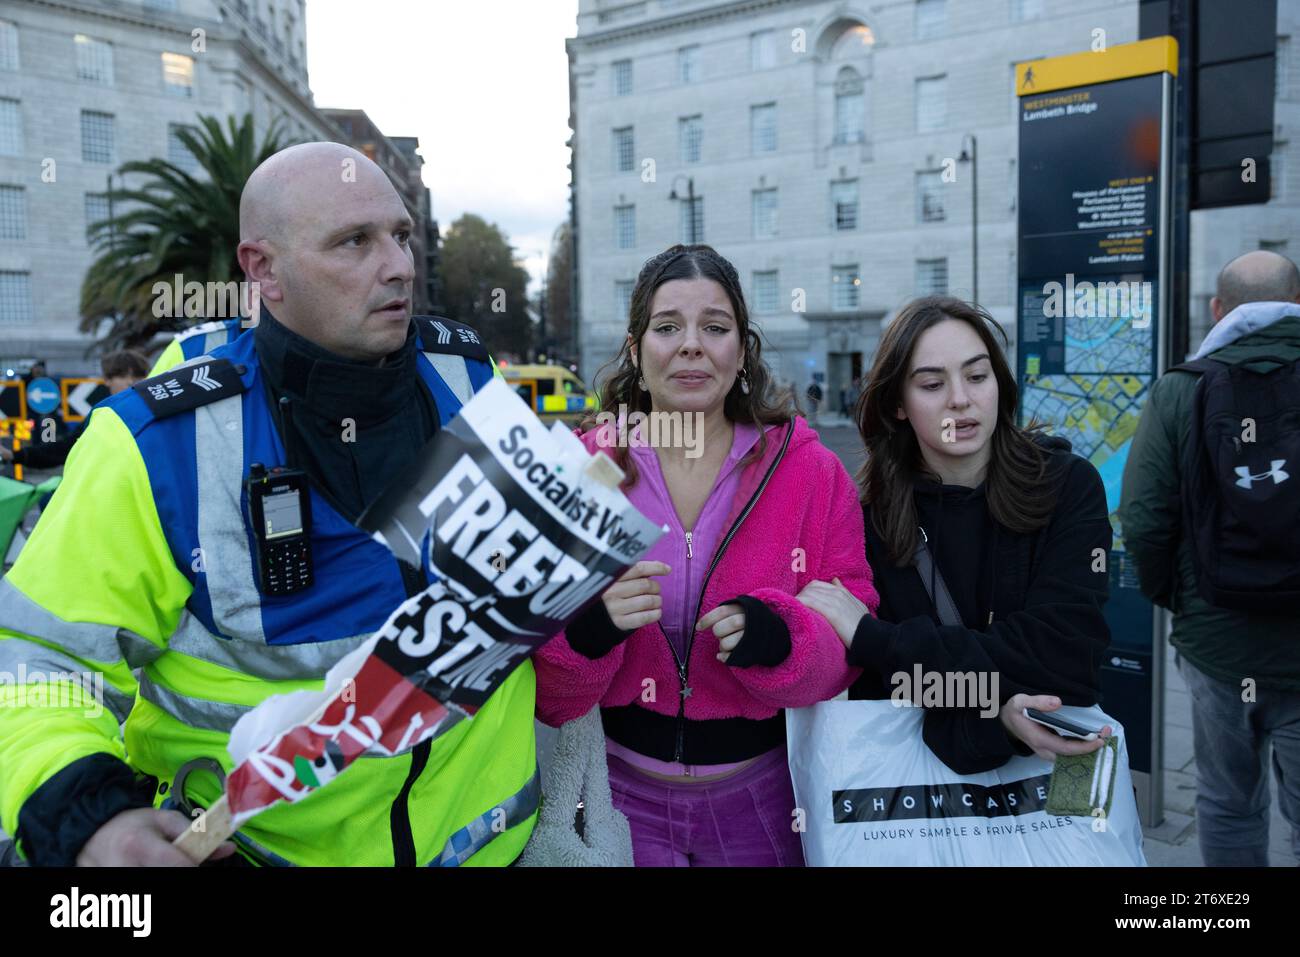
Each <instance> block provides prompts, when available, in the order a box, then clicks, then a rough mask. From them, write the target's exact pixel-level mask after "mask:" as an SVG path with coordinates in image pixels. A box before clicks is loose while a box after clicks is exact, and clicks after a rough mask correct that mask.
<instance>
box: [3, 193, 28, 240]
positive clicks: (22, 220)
mask: <svg viewBox="0 0 1300 957" xmlns="http://www.w3.org/2000/svg"><path fill="white" fill-rule="evenodd" d="M24 192H25V191H24V190H23V188H22V187H21V186H0V239H26V238H27V198H26V196H25V195H24Z"/></svg>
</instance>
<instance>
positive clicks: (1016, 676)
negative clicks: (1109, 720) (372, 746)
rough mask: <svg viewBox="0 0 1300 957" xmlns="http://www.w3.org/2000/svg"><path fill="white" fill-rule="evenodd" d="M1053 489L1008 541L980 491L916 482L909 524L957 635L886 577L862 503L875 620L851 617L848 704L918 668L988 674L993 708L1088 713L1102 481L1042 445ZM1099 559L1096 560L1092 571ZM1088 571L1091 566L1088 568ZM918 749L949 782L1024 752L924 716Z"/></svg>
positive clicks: (1098, 648) (911, 571) (1055, 441)
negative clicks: (1042, 514)
mask: <svg viewBox="0 0 1300 957" xmlns="http://www.w3.org/2000/svg"><path fill="white" fill-rule="evenodd" d="M1039 442H1040V444H1042V445H1043V446H1044V447H1045V448H1047V449H1048V450H1049V452H1050V454H1051V456H1052V466H1053V469H1052V474H1053V475H1054V478H1053V479H1052V481H1054V482H1055V483H1057V485H1058V494H1057V500H1056V506H1055V509H1054V510H1053V512H1052V517H1051V520H1050V521H1049V523H1048V524H1047V525H1046V526H1045V527H1044V528H1042V529H1040V530H1039V531H1037V532H1033V533H1029V534H1017V533H1014V532H1011V531H1009V530H1008V529H1006V528H1004V527H1002V526H1000V525H998V524H997V523H996V522H994V521H993V519H992V517H991V516H990V514H989V509H988V502H987V500H986V499H985V496H984V486H983V484H981V485H980V486H979V487H977V488H974V489H970V488H963V487H960V486H952V485H944V486H940V485H938V484H937V483H933V482H931V483H928V484H927V483H925V482H923V481H921V482H918V483H917V488H916V494H915V502H916V511H917V521H918V523H919V524H920V526H921V527H922V528H924V529H925V531H926V533H927V535H928V536H929V547H930V551H931V553H932V554H933V555H934V558H935V564H936V565H937V567H938V570H939V573H940V574H941V575H942V576H943V578H944V580H945V581H946V583H947V585H948V590H949V591H950V592H951V593H952V597H953V601H954V603H955V604H956V605H957V609H958V611H959V612H960V614H961V619H962V623H963V626H962V627H957V626H947V625H941V624H940V623H939V618H938V615H937V614H936V612H935V610H934V606H933V604H932V603H931V601H930V598H929V595H928V593H927V592H926V589H925V583H923V582H922V580H921V577H920V573H919V572H918V571H917V570H916V568H915V567H914V566H912V565H907V566H905V567H902V568H900V567H898V566H897V565H895V564H894V563H893V562H892V561H891V560H890V558H889V556H888V553H887V550H886V548H885V545H884V542H883V541H882V540H881V538H880V535H879V533H878V532H877V531H876V529H875V528H874V526H873V524H872V519H871V506H869V505H866V506H863V518H864V520H865V525H866V533H867V560H868V562H870V564H871V568H872V571H873V573H874V575H875V584H876V588H877V590H878V591H879V592H880V609H879V612H878V615H879V618H878V619H877V618H871V617H870V616H868V617H865V618H863V620H862V622H861V623H860V624H859V626H858V630H857V632H856V634H855V635H854V638H853V645H852V647H851V648H850V649H849V654H848V657H849V661H850V663H851V664H854V665H857V666H859V667H861V668H863V669H864V671H863V675H862V677H861V678H860V679H859V680H858V681H857V682H856V683H855V684H854V685H853V688H852V689H851V690H850V697H853V698H887V697H889V696H890V694H891V693H892V692H893V690H894V688H895V684H894V683H893V682H892V681H891V676H894V675H896V674H899V673H902V674H906V675H908V676H909V678H910V677H911V676H913V675H914V670H913V669H914V666H916V665H920V668H921V671H922V672H923V673H926V672H937V673H940V674H946V673H951V672H974V673H975V674H977V675H978V674H981V673H986V674H987V673H996V674H997V676H998V689H997V690H998V699H999V704H1001V703H1004V702H1005V701H1006V700H1007V699H1008V698H1010V697H1011V696H1012V695H1014V694H1017V693H1019V692H1024V693H1026V694H1053V695H1056V696H1058V697H1059V698H1060V699H1061V700H1062V701H1063V702H1064V703H1065V704H1071V705H1092V704H1096V703H1097V700H1098V697H1099V694H1100V675H1099V668H1100V664H1101V660H1102V654H1103V652H1104V651H1105V650H1106V648H1107V646H1108V645H1109V644H1110V629H1109V628H1108V627H1107V625H1106V620H1105V618H1104V617H1103V614H1102V610H1103V608H1104V606H1105V604H1106V599H1107V596H1108V594H1109V575H1108V574H1107V573H1106V571H1105V569H1107V568H1109V567H1110V546H1111V526H1110V518H1109V509H1108V508H1107V505H1106V492H1105V489H1104V488H1103V486H1102V482H1101V476H1100V475H1098V474H1097V470H1096V469H1095V468H1094V467H1093V466H1092V464H1091V463H1089V462H1088V461H1087V460H1086V459H1083V458H1080V457H1079V456H1077V455H1074V454H1072V453H1071V452H1070V443H1069V442H1067V441H1066V440H1065V439H1061V438H1056V437H1044V438H1040V439H1039ZM1097 549H1102V550H1103V551H1104V553H1105V558H1104V560H1102V559H1100V558H1099V556H1098V552H1097V551H1096V550H1097ZM1094 569H1100V570H1097V571H1094ZM924 736H925V742H926V744H927V745H929V747H930V749H931V750H932V751H933V752H934V753H935V755H936V756H937V757H938V758H939V759H940V760H942V761H943V762H944V764H946V765H948V767H950V768H952V769H953V770H954V771H957V772H958V773H960V774H972V773H975V772H978V771H987V770H991V769H993V768H996V767H1000V766H1001V765H1002V764H1005V763H1006V762H1007V761H1008V760H1009V759H1010V758H1011V757H1012V756H1013V755H1015V754H1028V753H1030V752H1029V750H1028V748H1026V747H1025V746H1024V745H1023V744H1021V743H1020V742H1018V741H1013V740H1012V739H1011V738H1009V737H1008V736H1007V734H1006V732H1005V731H1004V729H1003V727H1002V723H1001V722H1000V721H999V720H998V718H997V717H996V716H993V717H982V716H981V715H980V708H978V707H967V708H930V709H928V710H927V711H926V714H925V724H924Z"/></svg>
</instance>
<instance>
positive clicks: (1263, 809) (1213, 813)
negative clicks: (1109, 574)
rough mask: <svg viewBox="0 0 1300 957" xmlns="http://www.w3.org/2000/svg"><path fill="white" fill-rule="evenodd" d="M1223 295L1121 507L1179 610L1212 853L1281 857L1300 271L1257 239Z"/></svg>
mask: <svg viewBox="0 0 1300 957" xmlns="http://www.w3.org/2000/svg"><path fill="white" fill-rule="evenodd" d="M1210 309H1211V312H1212V313H1213V314H1214V320H1215V323H1214V326H1213V328H1212V329H1211V330H1210V333H1209V334H1208V335H1207V336H1206V337H1205V341H1204V342H1203V343H1202V344H1201V346H1200V348H1199V349H1198V350H1197V352H1196V354H1195V355H1194V356H1193V358H1192V360H1191V361H1189V362H1186V363H1183V364H1182V365H1179V366H1175V367H1173V368H1172V369H1170V370H1169V372H1168V373H1166V374H1165V375H1164V376H1163V377H1161V379H1160V380H1159V381H1158V382H1157V383H1156V385H1155V387H1154V388H1153V389H1152V391H1151V395H1150V397H1149V399H1148V400H1147V404H1146V407H1145V409H1144V410H1143V413H1142V418H1141V421H1140V423H1139V425H1138V429H1137V434H1136V435H1135V436H1134V438H1133V445H1132V448H1131V449H1130V451H1129V457H1128V462H1127V464H1126V467H1125V469H1124V489H1123V495H1122V501H1121V504H1120V521H1121V524H1122V527H1123V538H1124V544H1125V547H1126V548H1127V550H1128V553H1129V555H1130V556H1131V557H1132V558H1133V560H1134V561H1135V563H1136V565H1137V571H1138V580H1139V584H1140V586H1141V588H1142V591H1143V592H1144V593H1145V594H1146V595H1147V597H1148V598H1150V599H1151V600H1152V601H1154V602H1155V603H1156V604H1159V605H1162V606H1164V607H1165V608H1168V609H1170V610H1171V611H1172V612H1173V631H1172V634H1171V636H1170V640H1171V641H1172V642H1173V645H1174V648H1175V649H1176V650H1177V657H1178V663H1179V670H1180V671H1181V672H1182V674H1183V678H1184V680H1185V681H1186V683H1187V688H1188V691H1189V693H1190V694H1191V696H1192V733H1193V740H1194V742H1195V749H1196V777H1197V781H1196V784H1197V796H1196V820H1197V831H1198V834H1199V836H1200V843H1201V856H1202V858H1203V859H1204V861H1205V864H1206V866H1209V867H1223V866H1267V865H1268V823H1269V787H1268V770H1267V769H1268V760H1269V747H1270V744H1271V746H1272V764H1273V770H1274V772H1275V774H1276V776H1277V784H1278V799H1279V801H1280V804H1281V811H1282V816H1283V817H1284V818H1285V820H1286V821H1287V823H1288V824H1289V825H1290V826H1291V841H1292V846H1293V847H1294V849H1295V852H1296V854H1297V856H1300V271H1297V269H1296V266H1295V264H1294V263H1292V262H1291V261H1290V260H1288V259H1286V258H1285V257H1283V256H1279V255H1278V254H1276V253H1273V252H1266V251H1259V252H1251V253H1247V254H1246V255H1244V256H1240V257H1238V258H1237V259H1234V260H1233V261H1232V262H1230V263H1228V265H1227V266H1225V267H1224V268H1223V271H1222V272H1221V273H1220V274H1219V279H1218V286H1217V290H1216V295H1215V296H1214V298H1213V299H1211V300H1210Z"/></svg>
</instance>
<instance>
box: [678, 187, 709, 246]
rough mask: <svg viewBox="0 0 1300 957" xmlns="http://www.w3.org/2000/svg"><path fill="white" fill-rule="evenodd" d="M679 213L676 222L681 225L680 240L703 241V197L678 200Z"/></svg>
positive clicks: (687, 241)
mask: <svg viewBox="0 0 1300 957" xmlns="http://www.w3.org/2000/svg"><path fill="white" fill-rule="evenodd" d="M679 203H680V209H681V214H680V215H679V216H678V222H679V224H680V226H681V240H680V241H681V242H684V243H702V242H704V197H703V196H696V197H695V198H694V199H683V200H679Z"/></svg>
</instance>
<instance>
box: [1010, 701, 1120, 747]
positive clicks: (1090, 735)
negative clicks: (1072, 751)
mask: <svg viewBox="0 0 1300 957" xmlns="http://www.w3.org/2000/svg"><path fill="white" fill-rule="evenodd" d="M1023 713H1024V716H1025V717H1026V718H1028V719H1029V720H1030V721H1037V722H1038V723H1039V724H1041V725H1043V726H1044V727H1047V728H1051V729H1052V730H1053V731H1055V732H1056V733H1057V734H1059V735H1061V736H1063V737H1066V738H1078V739H1079V740H1080V741H1096V740H1097V738H1098V737H1099V736H1100V735H1101V733H1102V731H1104V730H1105V729H1104V728H1091V727H1087V726H1085V725H1082V724H1080V723H1079V722H1077V721H1071V720H1070V719H1069V718H1063V717H1061V716H1060V715H1059V714H1051V713H1049V712H1046V711H1039V710H1038V709H1037V708H1025V709H1024V710H1023Z"/></svg>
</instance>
